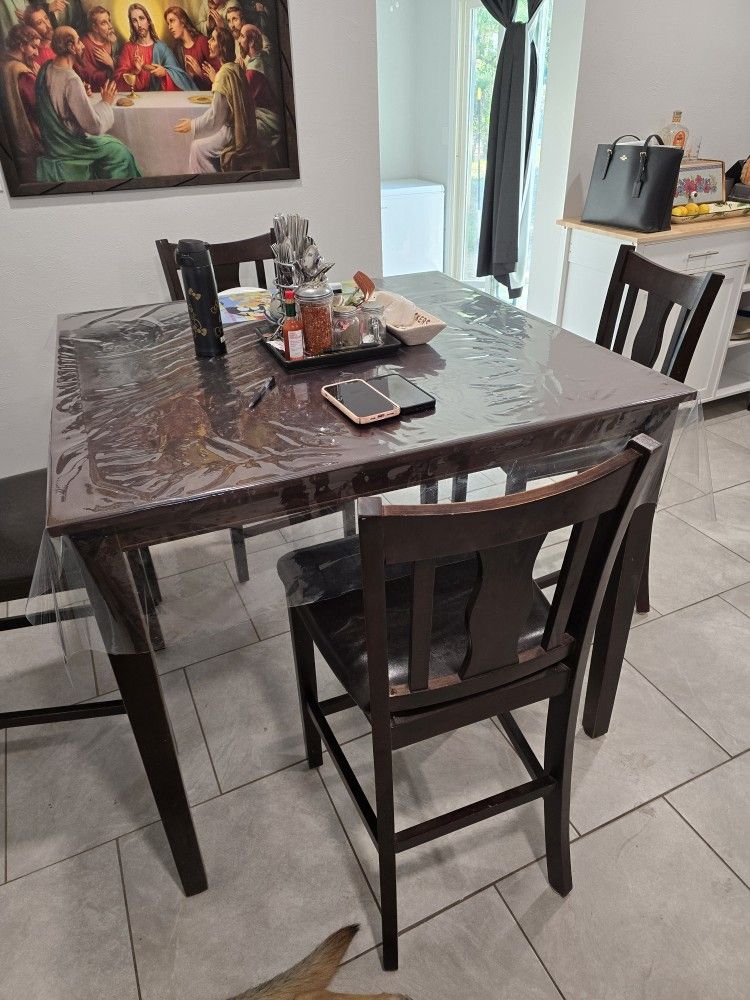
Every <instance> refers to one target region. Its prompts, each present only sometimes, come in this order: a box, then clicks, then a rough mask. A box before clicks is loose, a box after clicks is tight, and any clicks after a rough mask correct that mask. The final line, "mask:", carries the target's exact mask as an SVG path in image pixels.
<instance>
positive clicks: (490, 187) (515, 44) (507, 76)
mask: <svg viewBox="0 0 750 1000" xmlns="http://www.w3.org/2000/svg"><path fill="white" fill-rule="evenodd" d="M543 2H544V0H529V18H532V17H533V16H534V14H535V13H536V11H537V9H538V8H539V7H540V6H541V4H542V3H543ZM482 3H483V4H484V6H485V7H486V8H487V10H488V11H489V12H490V14H492V16H493V17H494V18H495V20H497V21H498V22H499V23H500V24H501V25H503V27H504V28H505V37H504V38H503V44H502V47H501V49H500V56H499V59H498V64H497V73H496V75H495V86H494V89H493V92H492V107H491V110H490V134H489V141H488V144H487V172H486V175H485V182H484V204H483V206H482V228H481V231H480V235H479V262H478V265H477V277H479V278H483V277H485V276H486V275H492V276H493V277H495V278H496V279H497V280H498V281H499V282H501V283H502V284H503V285H505V286H506V287H507V288H508V291H509V292H510V295H511V296H512V297H517V296H518V295H520V294H521V289H520V288H513V287H512V284H511V277H510V276H511V274H512V273H513V272H514V271H515V270H516V267H517V264H518V224H519V216H520V211H521V190H522V187H521V184H522V180H523V177H522V171H521V150H522V149H523V151H524V163H525V165H526V166H527V165H528V155H529V144H530V141H531V130H532V125H533V122H532V118H533V110H534V104H535V102H536V86H537V58H536V50H535V49H534V50H533V51H532V53H531V79H530V80H529V99H528V100H529V103H528V116H527V117H528V121H527V130H526V135H525V136H524V135H522V132H523V92H524V73H525V54H526V24H524V23H521V22H520V21H514V20H513V18H514V17H515V14H516V7H517V5H518V0H482Z"/></svg>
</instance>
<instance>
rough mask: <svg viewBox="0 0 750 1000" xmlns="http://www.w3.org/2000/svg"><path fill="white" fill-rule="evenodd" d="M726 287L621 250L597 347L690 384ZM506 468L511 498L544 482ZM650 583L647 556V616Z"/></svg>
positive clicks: (643, 602)
mask: <svg viewBox="0 0 750 1000" xmlns="http://www.w3.org/2000/svg"><path fill="white" fill-rule="evenodd" d="M723 281H724V275H723V274H707V275H695V276H693V275H688V274H680V273H678V272H676V271H670V270H668V269H667V268H665V267H661V266H660V265H658V264H653V263H652V262H651V261H650V260H646V259H645V258H644V257H641V256H639V255H638V254H637V253H636V252H635V251H634V250H633V249H632V248H631V247H629V246H621V247H620V251H619V253H618V255H617V260H616V261H615V267H614V270H613V272H612V278H611V280H610V283H609V288H608V290H607V295H606V298H605V300H604V308H603V311H602V317H601V321H600V323H599V330H598V331H597V335H596V343H597V344H599V346H600V347H606V348H607V349H608V350H610V351H614V352H615V353H616V354H623V355H625V357H628V358H630V359H631V361H637V362H638V363H639V364H642V365H645V366H646V367H647V368H654V367H655V365H656V364H657V362H658V360H659V358H660V357H661V356H662V355H663V361H662V363H661V366H660V371H661V373H662V374H663V375H668V376H669V377H670V378H673V379H675V380H676V381H677V382H683V383H684V382H686V381H687V376H688V371H689V370H690V364H691V362H692V360H693V355H694V354H695V350H696V348H697V346H698V341H699V340H700V336H701V333H702V332H703V328H704V326H705V325H706V320H707V319H708V314H709V313H710V312H711V307H712V306H713V304H714V302H715V301H716V296H717V295H718V294H719V289H720V288H721V285H722V283H723ZM640 293H645V306H644V311H643V316H642V318H641V320H640V322H639V324H638V325H637V328H636V329H633V327H634V324H633V316H634V314H635V309H636V304H637V301H638V298H639V294H640ZM623 299H624V303H623ZM676 307H679V313H678V315H677V321H676V323H675V327H674V330H673V331H672V334H671V337H670V340H669V343H668V345H667V348H666V351H664V336H665V332H666V327H667V323H668V322H669V319H670V316H671V314H672V312H673V310H674V309H675V308H676ZM592 456H593V453H589V454H587V453H586V452H585V451H578V452H575V453H562V454H560V455H557V456H555V457H553V458H551V459H550V460H549V461H548V460H546V459H545V468H544V476H545V477H546V476H554V475H565V474H569V473H573V472H577V471H578V470H579V469H582V468H586V467H587V466H588V465H591V464H592V462H593V461H595V458H593V457H592ZM501 468H502V469H503V471H504V472H505V473H506V493H519V492H521V491H523V490H525V489H526V487H527V485H528V483H529V481H530V480H532V479H534V478H539V476H538V475H537V476H534V475H533V474H532V473H531V470H530V468H529V467H526V468H524V467H523V466H512V467H511V466H508V467H506V466H501ZM466 492H467V477H466V476H458V477H456V478H455V479H454V480H453V484H452V499H453V501H454V502H456V501H461V500H465V499H466ZM421 499H422V502H423V503H437V483H434V482H433V483H425V484H424V485H423V486H422V497H421ZM648 581H649V554H648V553H647V554H646V562H645V565H644V570H643V575H642V577H641V584H640V587H639V589H638V596H637V600H636V607H637V610H638V611H639V612H642V613H644V614H645V613H647V612H648V611H649V610H650V608H651V600H650V596H649V583H648Z"/></svg>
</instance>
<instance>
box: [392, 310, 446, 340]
mask: <svg viewBox="0 0 750 1000" xmlns="http://www.w3.org/2000/svg"><path fill="white" fill-rule="evenodd" d="M388 329H389V330H390V332H391V333H392V334H393V336H394V337H398V339H399V340H400V341H401V343H402V344H406V346H407V347H419V345H420V344H429V342H430V341H431V340H432V339H433V337H437V335H438V334H439V333H440V331H441V330H444V329H445V323H444V322H443V321H442V320H441V319H438V318H437V316H433V315H432V314H431V313H428V312H424V311H423V310H422V309H417V311H416V312H415V314H414V323H412V325H411V326H389V327H388Z"/></svg>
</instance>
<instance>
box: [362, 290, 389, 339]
mask: <svg viewBox="0 0 750 1000" xmlns="http://www.w3.org/2000/svg"><path fill="white" fill-rule="evenodd" d="M361 309H362V343H363V344H368V345H373V346H379V345H380V344H384V343H385V333H386V330H385V306H383V305H381V303H380V302H378V301H377V299H365V301H364V302H363V303H362V306H361Z"/></svg>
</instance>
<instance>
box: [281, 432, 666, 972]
mask: <svg viewBox="0 0 750 1000" xmlns="http://www.w3.org/2000/svg"><path fill="white" fill-rule="evenodd" d="M658 449H659V445H658V444H656V442H654V441H653V440H651V439H650V438H648V437H645V436H643V435H642V436H640V437H638V438H636V439H634V440H633V441H631V442H630V444H629V445H628V447H627V448H626V449H625V450H623V451H621V452H620V453H619V454H617V455H615V456H614V457H613V458H611V459H609V460H608V461H606V462H604V463H601V464H600V465H598V466H595V467H594V468H591V469H589V470H587V471H585V472H583V473H581V475H579V476H576V477H574V478H570V479H567V480H565V481H564V482H560V483H555V484H553V485H551V486H543V487H540V488H538V489H536V490H532V491H529V492H528V493H524V494H520V495H513V496H505V497H499V498H497V499H492V500H482V501H476V502H473V503H471V502H470V503H459V504H446V505H444V506H435V505H428V506H388V505H386V504H384V503H383V502H382V501H381V500H380V498H370V499H367V500H363V501H361V502H360V508H359V510H360V514H359V551H360V552H361V573H360V582H359V586H358V588H351V587H349V586H347V585H346V584H345V585H344V586H341V581H342V580H349V582H350V581H351V576H352V574H351V567H352V559H353V558H354V559H356V556H357V548H356V546H357V539H342V540H338V541H337V542H334V543H326V544H323V545H318V546H314V547H312V548H309V549H306V550H300V551H298V552H296V553H292V554H290V555H287V556H284V557H283V558H282V559H281V560H280V561H279V575H280V576H281V578H282V580H283V581H284V583H285V584H286V588H287V594H288V595H292V594H300V593H304V592H306V591H307V592H308V593H318V594H320V593H321V588H320V583H321V581H325V580H328V581H332V585H333V595H332V594H331V592H330V589H329V590H326V589H325V587H324V588H323V593H324V596H325V599H321V600H317V601H316V602H315V603H311V604H307V605H305V604H295V603H294V599H290V600H289V603H290V607H289V618H290V623H291V637H292V644H293V649H294V658H295V665H296V671H297V681H298V686H299V698H300V706H301V712H302V725H303V729H304V738H305V747H306V752H307V759H308V762H309V765H310V767H320V765H321V764H322V761H323V757H322V746H321V741H322V742H323V743H325V745H326V747H327V749H328V751H329V753H330V755H331V760H332V761H333V763H334V764H335V766H336V768H337V770H338V773H339V775H340V776H341V778H342V780H343V781H344V783H345V785H346V786H347V788H348V790H349V793H350V795H351V796H352V798H353V800H354V803H355V805H356V807H357V809H358V811H359V814H360V816H361V817H362V819H363V821H364V823H365V826H366V827H367V829H368V831H369V833H370V836H371V837H372V839H373V841H374V843H375V845H376V846H377V850H378V856H379V861H380V903H381V914H382V925H383V926H382V930H383V962H384V966H385V968H387V969H395V968H396V967H397V965H398V945H397V933H398V930H397V909H396V855H397V854H399V853H401V852H402V851H406V850H408V849H409V848H412V847H416V846H418V845H420V844H424V843H426V842H427V841H430V840H433V839H434V838H436V837H440V836H443V835H445V834H448V833H451V832H453V831H455V830H460V829H461V828H463V827H465V826H469V825H470V824H472V823H476V822H479V821H481V820H484V819H488V818H489V817H491V816H496V815H497V814H499V813H501V812H505V811H506V810H508V809H511V808H514V807H515V806H519V805H522V804H524V803H526V802H530V801H532V800H533V799H537V798H542V799H544V820H545V836H546V849H547V875H548V878H549V881H550V884H551V885H552V887H553V888H554V889H555V890H556V891H557V892H559V893H560V894H561V895H563V896H564V895H566V894H567V893H568V892H570V890H571V888H572V876H571V867H570V845H569V839H568V831H569V826H568V816H569V811H570V782H571V767H572V760H573V738H574V734H575V729H576V716H577V708H578V702H579V698H580V692H581V685H582V682H583V675H584V671H585V667H586V659H587V655H588V650H589V647H590V644H591V639H592V633H593V629H594V626H595V623H596V618H597V616H598V612H599V608H600V605H601V602H602V599H603V594H604V590H605V588H606V584H607V580H608V577H609V573H610V570H611V567H612V565H613V563H614V560H615V559H616V557H617V553H618V550H619V547H620V544H621V542H622V540H623V536H624V533H625V531H626V529H627V526H628V523H629V521H630V517H631V514H632V511H633V510H634V509H635V508H636V506H637V505H638V504H639V503H640V502H641V498H642V495H643V493H644V492H645V490H646V489H647V488H648V485H649V482H650V481H651V480H652V479H653V477H654V474H655V469H656V466H657V465H658ZM571 525H572V529H573V530H572V534H571V539H570V542H569V544H568V547H567V552H566V555H565V560H564V563H563V568H562V571H561V573H560V578H559V581H558V582H557V586H556V589H555V592H554V596H553V598H552V602H551V604H550V603H549V602H548V601H547V600H546V598H545V597H544V595H543V593H542V591H541V589H540V588H539V587H538V586H537V585H536V584H535V582H534V580H533V577H532V574H533V568H534V563H535V560H536V558H537V555H538V553H539V551H540V549H541V546H542V544H543V542H544V539H545V537H546V535H547V534H548V533H549V532H551V531H554V530H556V529H558V528H561V527H563V526H571ZM338 567H341V571H339V568H338ZM336 587H340V591H341V592H339V593H338V594H336ZM315 647H317V649H318V650H319V651H320V652H321V653H322V655H323V657H324V659H325V660H326V662H327V663H328V665H329V667H330V668H331V670H332V671H333V673H334V674H335V675H336V677H337V678H338V680H339V681H340V683H341V684H342V685H343V687H344V689H345V691H346V694H344V695H340V696H338V697H335V698H329V699H327V700H325V701H319V700H318V693H317V679H316V671H315V654H314V649H315ZM540 701H548V702H549V707H548V715H547V729H546V742H545V751H544V761H543V762H540V761H539V760H538V759H537V758H536V756H535V755H534V753H533V751H532V750H531V748H530V747H529V745H528V743H527V741H526V739H525V737H524V735H523V733H522V732H521V730H520V729H519V727H518V725H517V723H516V722H515V720H514V719H513V716H512V714H511V713H512V711H513V709H517V708H520V707H521V706H523V705H530V704H533V703H536V702H540ZM353 705H356V706H358V707H359V708H360V709H361V710H362V711H363V712H364V714H365V715H366V716H367V718H368V719H369V721H370V723H371V725H372V746H373V754H374V768H375V799H376V802H375V809H373V808H372V805H371V804H370V802H369V801H368V799H367V796H366V795H365V793H364V791H363V789H362V787H361V785H360V784H359V782H358V781H357V778H356V777H355V775H354V772H353V771H352V769H351V767H350V765H349V763H348V761H347V759H346V757H345V755H344V752H343V749H342V747H341V746H339V744H338V743H337V741H336V738H335V737H334V734H333V732H332V730H331V728H330V726H329V724H328V721H327V716H329V715H332V714H334V713H336V712H340V711H343V710H344V709H347V708H350V707H352V706H353ZM493 716H497V717H498V719H499V721H500V723H501V725H502V726H503V728H504V730H505V732H506V734H507V736H508V739H509V740H510V743H511V744H512V746H513V747H514V749H515V750H516V752H517V753H518V755H519V757H520V758H521V761H522V762H523V764H524V766H525V767H526V769H527V771H528V773H529V779H530V780H529V781H527V782H525V783H524V784H522V785H519V786H517V787H516V788H512V789H509V790H507V791H503V792H500V793H499V794H497V795H492V796H490V797H488V798H485V799H483V800H482V801H480V802H476V803H473V804H471V805H466V806H463V807H461V808H459V809H455V810H453V811H452V812H450V813H447V814H445V815H443V816H439V817H437V818H434V819H429V820H427V821H425V822H422V823H418V824H416V825H414V826H411V827H409V828H408V829H403V830H399V831H397V830H396V829H395V821H394V804H393V763H392V756H393V751H394V750H398V749H402V748H404V747H408V746H410V745H411V744H414V743H417V742H421V741H423V740H426V739H430V738H431V737H433V736H436V735H439V734H441V733H447V732H450V731H452V730H454V729H458V728H460V727H462V726H467V725H471V724H472V723H475V722H479V721H481V720H483V719H488V718H491V717H493Z"/></svg>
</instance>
